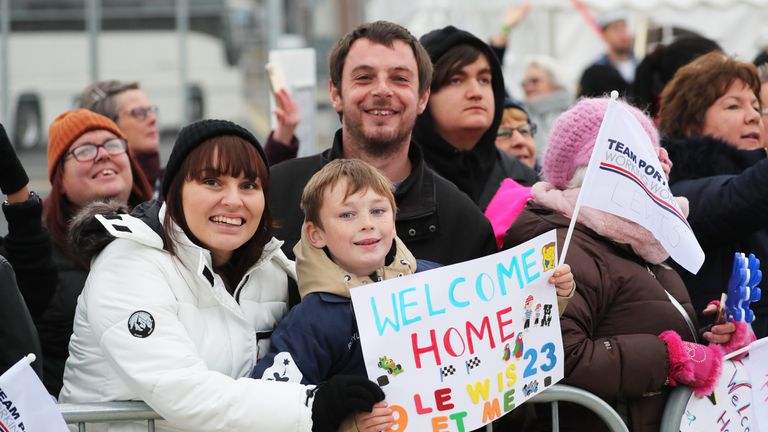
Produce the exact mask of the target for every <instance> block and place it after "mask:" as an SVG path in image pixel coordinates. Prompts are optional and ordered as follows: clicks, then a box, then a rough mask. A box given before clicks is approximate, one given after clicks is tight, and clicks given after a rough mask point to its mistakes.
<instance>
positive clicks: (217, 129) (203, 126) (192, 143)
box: [162, 120, 269, 196]
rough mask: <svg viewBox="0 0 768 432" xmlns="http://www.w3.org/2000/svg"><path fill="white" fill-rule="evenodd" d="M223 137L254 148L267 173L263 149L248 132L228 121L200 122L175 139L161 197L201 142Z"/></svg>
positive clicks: (181, 132)
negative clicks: (236, 138)
mask: <svg viewBox="0 0 768 432" xmlns="http://www.w3.org/2000/svg"><path fill="white" fill-rule="evenodd" d="M224 135H234V136H237V137H240V138H242V139H244V140H246V141H248V142H249V143H251V145H253V146H254V147H255V148H256V151H258V152H259V155H260V156H261V158H262V159H263V160H264V165H265V166H266V167H267V171H269V164H268V163H267V156H266V154H265V153H264V149H263V148H261V144H260V143H259V140H257V139H256V137H255V136H253V134H252V133H250V132H248V130H247V129H245V128H244V127H242V126H239V125H237V124H235V123H232V122H231V121H228V120H200V121H196V122H194V123H191V124H189V125H187V126H185V127H184V128H183V129H181V131H179V135H178V136H177V137H176V143H175V144H174V145H173V150H172V151H171V156H170V157H169V158H168V164H167V165H166V166H165V174H164V175H163V185H162V193H163V196H166V195H167V194H168V188H169V187H170V186H171V182H172V181H173V178H174V177H175V176H176V174H177V173H178V172H179V168H181V164H182V163H183V162H184V159H186V158H187V155H188V154H189V153H190V152H191V151H192V150H194V149H196V148H197V146H199V145H200V144H202V143H203V142H205V141H207V140H209V139H211V138H214V137H218V136H224Z"/></svg>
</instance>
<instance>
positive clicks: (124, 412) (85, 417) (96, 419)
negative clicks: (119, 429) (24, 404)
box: [58, 401, 162, 432]
mask: <svg viewBox="0 0 768 432" xmlns="http://www.w3.org/2000/svg"><path fill="white" fill-rule="evenodd" d="M58 407H59V411H61V414H62V415H63V416H64V421H65V422H66V423H67V424H76V425H77V430H78V431H79V432H85V431H86V428H85V424H86V423H106V422H116V421H141V420H145V421H146V422H147V431H149V432H154V431H155V420H157V419H162V417H160V414H158V413H156V412H155V411H154V410H152V408H150V407H149V406H148V405H147V404H145V403H144V402H141V401H122V402H94V403H78V404H68V403H64V404H59V405H58Z"/></svg>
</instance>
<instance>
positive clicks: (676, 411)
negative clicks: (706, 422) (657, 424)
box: [659, 385, 693, 432]
mask: <svg viewBox="0 0 768 432" xmlns="http://www.w3.org/2000/svg"><path fill="white" fill-rule="evenodd" d="M692 393H693V391H692V390H691V389H690V388H689V387H687V386H684V385H679V386H677V387H675V388H674V389H672V392H671V393H670V394H669V398H668V399H667V404H666V405H664V414H663V415H662V417H661V428H660V429H659V432H680V422H682V420H683V415H684V414H685V407H686V405H688V399H690V398H691V394H692Z"/></svg>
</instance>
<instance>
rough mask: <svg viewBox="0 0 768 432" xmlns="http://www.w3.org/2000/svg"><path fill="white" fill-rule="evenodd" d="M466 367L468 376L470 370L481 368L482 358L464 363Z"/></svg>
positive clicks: (474, 358) (475, 358)
mask: <svg viewBox="0 0 768 432" xmlns="http://www.w3.org/2000/svg"><path fill="white" fill-rule="evenodd" d="M464 365H465V366H466V367H467V375H469V370H470V369H474V368H476V367H478V366H480V358H479V357H477V356H475V357H472V358H471V359H469V360H467V361H465V362H464Z"/></svg>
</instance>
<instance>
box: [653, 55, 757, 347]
mask: <svg viewBox="0 0 768 432" xmlns="http://www.w3.org/2000/svg"><path fill="white" fill-rule="evenodd" d="M759 97H760V79H759V78H758V76H757V72H756V69H755V67H754V65H752V64H750V63H745V62H740V61H737V60H735V59H733V58H731V57H727V56H725V55H724V54H722V53H719V52H712V53H709V54H706V55H703V56H701V57H699V58H697V59H696V60H694V61H693V62H691V63H689V64H688V65H687V66H684V67H683V68H681V69H680V70H678V72H677V74H675V77H674V78H673V79H672V81H670V82H669V84H668V85H667V87H666V88H665V89H664V92H663V93H662V95H661V109H660V111H659V120H660V123H659V129H660V131H661V133H662V137H663V139H662V145H663V146H664V147H665V148H666V149H667V151H668V152H669V158H670V159H671V160H672V162H673V163H674V169H673V170H672V173H671V176H670V179H669V183H670V188H671V190H672V192H673V193H674V194H675V195H681V196H685V197H686V198H688V200H689V201H690V214H689V216H688V222H689V223H690V225H691V228H693V231H694V233H695V234H696V238H697V239H698V240H699V243H701V246H702V248H703V249H704V253H705V255H706V258H705V261H704V265H703V266H702V267H701V270H699V272H698V274H695V275H694V274H691V273H689V272H687V271H685V270H682V269H679V271H680V273H681V276H682V278H683V281H685V284H686V287H687V288H688V292H689V293H690V295H691V300H692V301H693V305H694V309H695V310H697V311H702V310H703V309H704V307H705V306H706V304H707V302H709V301H710V300H712V299H713V298H719V297H720V293H721V292H722V291H723V290H724V287H727V286H728V279H729V277H730V275H731V271H732V267H733V256H734V253H736V252H744V253H747V254H749V253H754V254H755V256H757V258H759V259H760V260H761V265H760V267H761V270H762V272H763V275H768V159H766V152H765V149H764V148H763V147H762V134H763V133H764V129H763V123H762V119H761V117H760V109H761V107H760V99H759ZM764 280H765V276H764ZM751 308H752V310H753V312H754V313H755V315H756V319H755V321H754V322H753V323H752V326H753V329H754V331H755V335H756V336H757V337H758V338H761V337H764V336H766V335H768V296H766V295H763V298H762V299H761V300H760V301H759V302H757V303H753V304H752V305H751ZM699 320H705V321H703V322H706V321H709V319H707V318H704V317H703V316H701V315H700V316H699Z"/></svg>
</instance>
